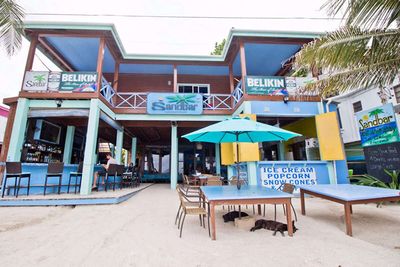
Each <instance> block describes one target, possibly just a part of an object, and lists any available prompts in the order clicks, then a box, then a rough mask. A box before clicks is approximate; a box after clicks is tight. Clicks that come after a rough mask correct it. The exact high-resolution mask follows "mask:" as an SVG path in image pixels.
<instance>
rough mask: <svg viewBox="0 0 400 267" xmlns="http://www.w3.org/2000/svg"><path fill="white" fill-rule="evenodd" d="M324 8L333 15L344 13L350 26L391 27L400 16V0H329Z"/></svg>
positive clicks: (368, 27)
mask: <svg viewBox="0 0 400 267" xmlns="http://www.w3.org/2000/svg"><path fill="white" fill-rule="evenodd" d="M322 8H326V9H327V10H328V14H329V15H331V16H335V15H338V14H339V13H343V17H344V18H345V20H346V25H348V26H363V27H365V28H367V29H371V28H372V27H378V28H379V27H383V28H387V27H389V26H390V25H391V24H392V23H393V22H395V21H396V20H398V19H399V18H400V1H399V0H328V1H327V2H326V3H325V4H324V5H323V6H322Z"/></svg>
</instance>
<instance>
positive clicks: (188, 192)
mask: <svg viewBox="0 0 400 267" xmlns="http://www.w3.org/2000/svg"><path fill="white" fill-rule="evenodd" d="M176 189H177V190H181V191H182V193H183V194H184V195H185V196H186V197H187V198H193V200H200V186H183V185H176ZM181 208H182V206H181V205H179V208H178V212H177V213H176V216H175V225H176V223H177V222H178V218H179V214H180V212H181ZM178 227H179V226H178Z"/></svg>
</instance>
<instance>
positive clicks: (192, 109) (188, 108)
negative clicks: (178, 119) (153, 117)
mask: <svg viewBox="0 0 400 267" xmlns="http://www.w3.org/2000/svg"><path fill="white" fill-rule="evenodd" d="M147 113H148V114H186V115H196V114H201V113H203V96H202V95H201V94H173V93H150V94H148V95H147Z"/></svg>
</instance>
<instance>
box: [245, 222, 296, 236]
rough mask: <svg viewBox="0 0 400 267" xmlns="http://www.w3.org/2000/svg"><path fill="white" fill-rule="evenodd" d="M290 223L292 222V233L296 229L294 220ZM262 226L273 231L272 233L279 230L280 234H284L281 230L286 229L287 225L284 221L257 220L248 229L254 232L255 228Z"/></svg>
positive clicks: (261, 227)
mask: <svg viewBox="0 0 400 267" xmlns="http://www.w3.org/2000/svg"><path fill="white" fill-rule="evenodd" d="M292 224H293V233H295V232H296V231H297V230H298V229H297V228H296V226H294V221H292ZM263 228H264V229H267V230H271V231H274V233H273V235H276V232H280V233H281V235H282V236H285V234H284V233H283V232H285V231H287V230H288V226H287V224H285V223H281V222H276V221H271V220H257V221H256V223H255V224H254V227H253V228H251V229H250V231H251V232H254V231H255V230H258V229H263Z"/></svg>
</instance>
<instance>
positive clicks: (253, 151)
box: [221, 114, 260, 165]
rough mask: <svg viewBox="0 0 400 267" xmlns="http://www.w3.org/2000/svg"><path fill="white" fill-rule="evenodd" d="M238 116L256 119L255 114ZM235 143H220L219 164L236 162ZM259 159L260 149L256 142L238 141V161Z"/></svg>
mask: <svg viewBox="0 0 400 267" xmlns="http://www.w3.org/2000/svg"><path fill="white" fill-rule="evenodd" d="M239 116H240V117H242V118H244V117H249V118H250V119H251V120H256V119H257V117H256V115H255V114H240V115H239ZM236 152H237V149H236V143H223V144H221V164H222V165H232V164H234V163H235V162H236V157H237V155H236ZM258 160H260V151H259V149H258V143H239V161H240V162H247V161H258Z"/></svg>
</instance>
